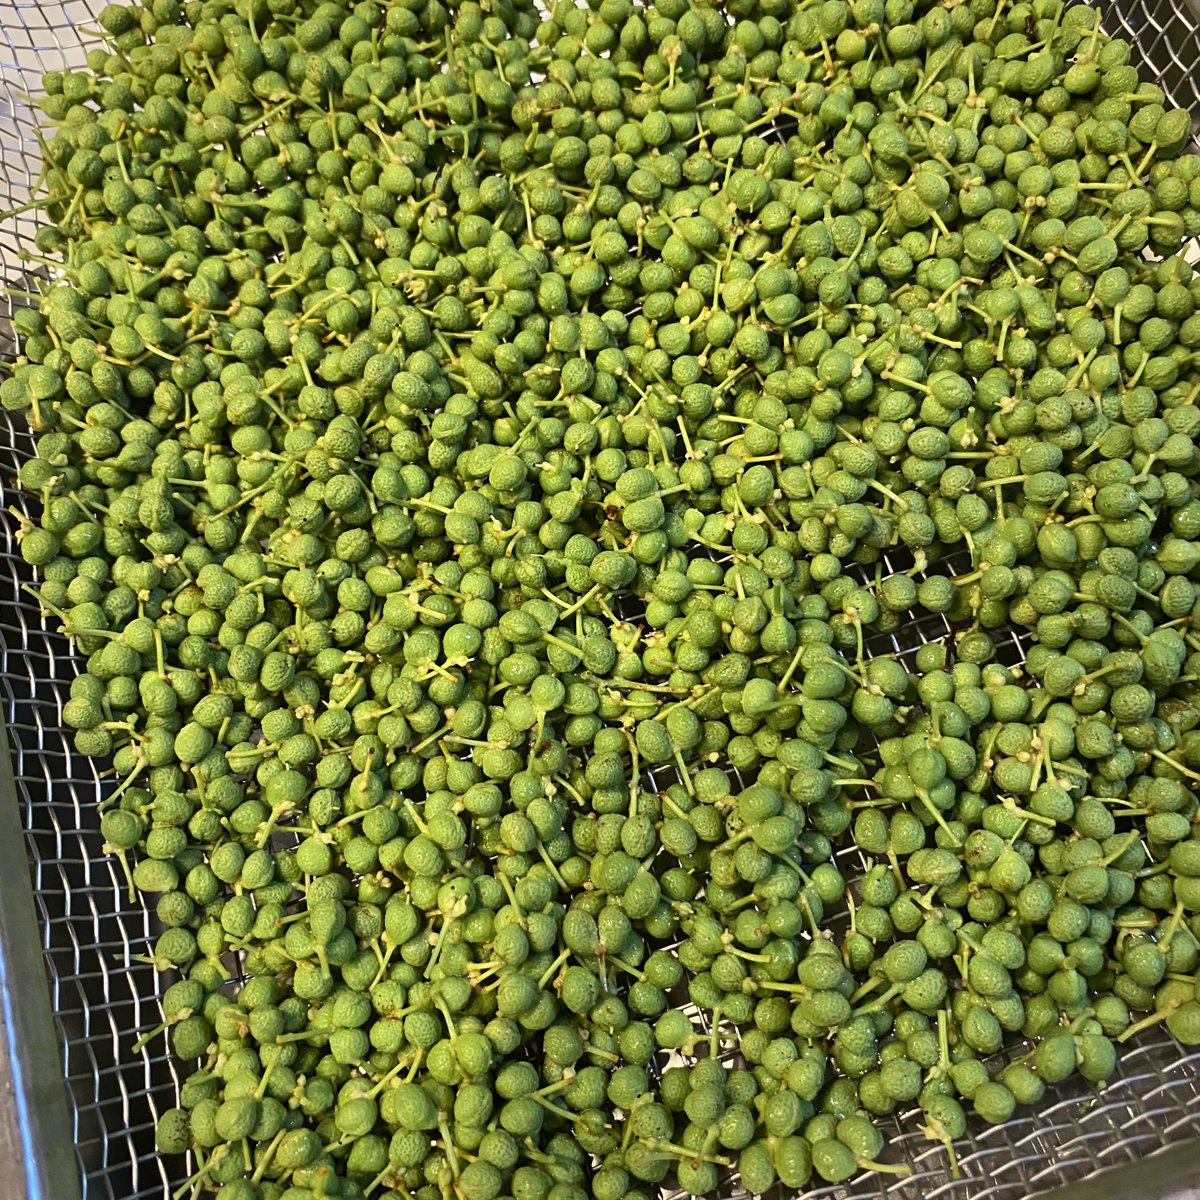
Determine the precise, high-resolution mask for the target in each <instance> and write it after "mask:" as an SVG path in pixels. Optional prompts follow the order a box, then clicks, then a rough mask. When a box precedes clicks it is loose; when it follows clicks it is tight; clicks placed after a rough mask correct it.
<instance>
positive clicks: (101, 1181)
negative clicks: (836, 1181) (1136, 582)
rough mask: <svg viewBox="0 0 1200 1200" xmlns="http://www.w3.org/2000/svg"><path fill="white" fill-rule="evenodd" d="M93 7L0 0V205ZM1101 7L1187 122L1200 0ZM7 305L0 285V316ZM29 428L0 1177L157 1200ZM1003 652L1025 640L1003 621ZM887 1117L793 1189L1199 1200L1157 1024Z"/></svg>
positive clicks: (10, 253)
mask: <svg viewBox="0 0 1200 1200" xmlns="http://www.w3.org/2000/svg"><path fill="white" fill-rule="evenodd" d="M1193 3H1195V4H1197V7H1196V9H1194V10H1193V9H1192V8H1190V7H1189V5H1191V4H1193ZM101 6H102V4H101V0H68V2H66V3H57V2H41V3H36V2H35V3H22V2H21V0H0V210H7V209H10V208H12V207H14V206H16V205H18V204H20V203H22V202H23V201H24V200H26V199H28V198H29V192H30V188H31V187H32V186H33V184H34V182H35V180H36V177H37V173H38V169H39V165H40V157H39V151H38V143H37V138H36V135H35V130H36V128H37V125H38V114H37V112H36V110H35V109H34V108H33V107H32V106H31V104H30V102H29V100H28V96H29V95H30V94H32V93H35V92H36V91H37V89H38V86H39V81H40V78H41V73H42V72H43V71H45V70H48V69H61V68H64V67H68V66H78V65H79V64H80V63H81V62H82V60H83V56H84V52H85V44H84V36H85V35H83V34H82V33H81V29H83V28H86V27H87V26H88V25H89V24H91V23H92V19H93V17H94V14H95V13H96V12H98V11H99V8H100V7H101ZM1099 7H1100V9H1101V12H1102V14H1103V20H1104V23H1105V26H1106V27H1107V28H1108V29H1109V30H1110V31H1111V32H1112V33H1114V34H1118V35H1120V36H1122V37H1125V38H1126V39H1128V40H1129V41H1130V42H1131V43H1132V45H1133V46H1134V52H1135V53H1134V61H1135V63H1136V64H1137V65H1138V67H1139V68H1140V69H1141V71H1142V72H1143V75H1144V77H1145V78H1149V79H1154V80H1155V81H1157V82H1158V83H1159V84H1160V85H1161V86H1162V87H1163V88H1164V90H1165V91H1166V93H1167V95H1168V96H1169V97H1170V98H1171V99H1172V100H1173V101H1174V102H1175V103H1176V104H1178V105H1180V106H1184V107H1187V108H1189V109H1191V111H1192V112H1193V113H1194V114H1196V115H1197V118H1198V119H1200V34H1198V27H1200V0H1116V3H1111V2H1110V0H1105V2H1104V3H1101V4H1100V5H1099ZM35 229H36V218H35V217H34V216H33V215H31V214H25V215H21V216H17V217H12V218H9V219H7V220H6V221H3V222H0V281H2V283H3V285H4V287H5V288H6V289H9V290H11V291H13V292H18V291H21V290H29V289H30V288H31V285H33V284H34V283H35V282H36V278H37V273H36V271H30V269H29V264H27V263H26V262H24V261H23V260H22V257H21V248H22V247H23V246H25V247H28V246H30V245H32V240H33V234H34V231H35ZM6 296H7V293H6ZM19 303H20V299H19V297H16V296H14V297H13V298H12V299H8V298H4V299H0V318H2V317H3V316H5V315H6V314H7V313H8V312H10V311H11V306H12V305H13V304H19ZM4 324H6V322H5V323H4ZM8 351H11V342H9V343H7V344H6V343H5V341H4V338H3V336H2V335H0V353H4V352H8ZM31 447H32V442H31V439H30V437H29V434H28V433H27V431H26V430H25V428H24V425H23V422H22V421H20V420H19V419H18V420H16V421H14V420H13V419H12V418H11V417H10V416H9V415H8V414H0V723H2V725H3V727H4V728H3V729H0V735H2V734H3V733H4V732H5V730H6V731H7V740H8V752H9V753H8V754H5V753H4V752H3V750H2V749H0V877H2V878H3V880H4V883H3V887H4V891H3V894H2V895H0V1171H2V1172H3V1181H2V1182H0V1196H3V1197H4V1200H72V1198H73V1197H74V1196H80V1195H82V1197H83V1200H149V1198H151V1197H154V1198H166V1197H169V1196H170V1195H171V1192H172V1190H173V1189H174V1187H177V1186H178V1185H179V1183H180V1179H179V1178H175V1177H173V1175H172V1172H174V1173H175V1174H177V1175H178V1174H182V1162H183V1160H182V1159H171V1160H167V1161H163V1160H160V1159H159V1158H158V1157H157V1155H156V1154H155V1151H154V1136H153V1130H154V1123H155V1121H156V1119H157V1115H158V1113H159V1112H160V1111H161V1110H162V1109H164V1108H167V1107H170V1106H172V1105H173V1104H174V1103H175V1096H176V1089H177V1086H178V1082H179V1080H178V1076H177V1073H176V1070H175V1068H174V1066H173V1065H172V1063H171V1062H170V1060H169V1059H168V1058H167V1057H166V1055H165V1054H164V1052H163V1043H162V1040H161V1039H159V1040H157V1041H155V1042H153V1043H152V1044H151V1045H150V1046H149V1047H147V1048H146V1049H145V1050H143V1051H141V1052H140V1053H134V1051H133V1049H132V1046H133V1043H134V1041H135V1039H136V1036H137V1035H136V1032H135V1031H136V1030H139V1029H143V1028H146V1027H147V1026H150V1025H152V1024H155V1023H156V1022H157V1021H158V1019H159V1009H158V1004H157V999H156V998H157V996H158V995H159V994H160V992H161V990H162V986H163V982H162V981H160V980H159V979H158V978H157V976H156V973H155V971H154V970H153V968H151V967H150V966H147V965H145V964H142V963H137V962H133V961H131V959H132V957H133V956H135V955H138V954H141V953H143V952H145V951H147V950H148V948H149V945H150V941H151V938H152V936H153V925H152V921H153V919H152V915H151V914H150V913H149V912H148V911H146V910H145V909H144V908H143V907H141V906H140V905H131V904H130V903H129V900H128V896H127V894H126V893H125V890H124V883H123V880H122V878H121V877H120V874H119V872H118V870H117V868H116V866H115V863H114V862H113V861H112V860H110V859H109V858H107V857H106V856H105V855H104V854H103V852H102V850H101V844H102V838H101V836H100V833H99V819H98V814H97V811H96V802H97V800H98V798H99V797H100V796H101V795H102V794H103V792H104V790H105V788H106V786H109V785H107V784H106V782H105V781H104V780H103V779H102V778H101V777H100V775H99V774H98V771H97V767H96V764H94V763H92V762H91V761H89V760H87V759H84V758H81V757H80V756H79V755H77V754H75V753H74V751H73V750H72V748H71V743H70V740H69V738H68V737H67V736H66V735H65V734H64V732H63V727H62V722H61V705H62V703H63V701H64V700H65V699H66V698H67V689H68V686H69V683H70V680H71V678H72V677H73V675H74V674H75V669H76V668H75V663H74V661H73V659H72V657H71V654H70V650H69V647H68V645H67V643H66V641H65V640H64V639H63V638H61V637H59V636H58V635H57V634H54V633H51V632H50V631H49V630H48V629H47V628H46V625H45V623H44V622H43V620H42V618H41V616H40V614H39V611H38V607H37V605H36V603H35V602H34V601H32V600H31V598H30V597H29V596H28V595H27V594H26V593H24V592H23V591H22V585H23V584H24V583H27V582H29V581H30V572H29V569H28V568H27V567H26V566H25V565H24V563H23V562H22V560H21V559H20V557H19V556H18V555H16V554H15V553H14V552H13V549H12V547H13V545H14V540H13V535H14V533H15V531H16V529H17V527H18V525H19V518H18V517H17V516H16V515H15V514H16V513H19V512H22V511H25V508H26V500H25V497H24V496H22V495H21V494H20V492H19V491H18V490H17V489H16V488H15V486H14V485H13V479H14V476H15V474H16V470H17V466H18V464H19V463H20V461H21V460H22V457H23V456H24V455H26V454H28V453H29V451H30V449H31ZM944 632H945V628H944V626H942V625H940V624H936V623H935V624H934V625H933V626H931V627H927V628H916V629H910V630H909V631H908V637H907V640H906V642H905V643H904V644H903V645H902V644H900V643H899V642H897V643H896V645H895V649H896V650H897V651H904V650H908V649H912V648H913V647H915V646H916V645H917V644H919V643H920V642H921V641H923V640H929V639H932V638H936V637H938V636H940V635H941V634H942V633H944ZM1010 654H1011V655H1012V657H1013V658H1014V659H1019V658H1020V657H1021V654H1022V648H1021V646H1020V644H1019V642H1017V641H1016V639H1015V638H1014V639H1013V642H1012V645H1011V647H1010ZM9 758H11V777H9V776H8V771H7V767H8V763H7V762H6V761H4V760H6V759H9ZM26 873H27V874H28V878H29V880H30V882H31V884H32V903H30V899H31V897H30V895H29V894H27V893H26V892H25V891H24V889H23V883H24V878H23V876H25V875H26ZM39 959H40V962H39ZM43 967H44V977H45V979H46V980H48V983H49V1006H47V1004H46V997H45V994H44V991H43V974H42V970H41V969H40V968H43ZM62 1072H65V1076H66V1081H67V1089H66V1091H67V1096H66V1100H67V1103H66V1106H65V1111H64V1106H63V1104H62V1099H63V1097H62V1092H61V1088H60V1087H59V1078H60V1073H62ZM894 1125H895V1129H894V1141H893V1148H892V1151H891V1153H890V1154H889V1157H891V1158H895V1159H900V1160H904V1161H907V1162H908V1163H909V1164H910V1165H911V1167H912V1171H913V1173H912V1174H911V1175H910V1176H908V1177H906V1178H898V1179H897V1178H895V1177H890V1176H881V1175H864V1176H860V1177H859V1178H858V1179H856V1180H854V1181H852V1182H850V1183H848V1184H844V1185H838V1186H836V1187H818V1188H814V1189H811V1190H810V1191H808V1192H806V1193H805V1195H806V1196H809V1197H813V1198H814V1200H815V1198H817V1197H821V1198H830V1200H832V1198H833V1197H837V1198H838V1200H867V1198H868V1197H893V1198H896V1200H899V1198H904V1200H909V1198H910V1197H911V1198H913V1200H915V1198H917V1197H921V1198H925V1200H1022V1198H1024V1197H1026V1196H1030V1195H1032V1194H1035V1193H1042V1192H1046V1191H1051V1190H1054V1189H1060V1188H1065V1190H1064V1191H1063V1192H1062V1193H1061V1194H1062V1197H1063V1200H1066V1197H1067V1196H1068V1195H1070V1196H1072V1197H1079V1198H1080V1200H1082V1197H1084V1196H1085V1195H1086V1197H1087V1200H1109V1198H1110V1197H1111V1198H1113V1200H1116V1198H1117V1197H1139V1198H1145V1200H1157V1198H1162V1200H1167V1197H1171V1198H1173V1200H1184V1198H1185V1197H1191V1198H1196V1197H1200V1140H1197V1139H1200V1052H1192V1053H1190V1054H1185V1053H1183V1051H1182V1050H1181V1048H1180V1047H1179V1046H1178V1044H1177V1043H1175V1042H1174V1041H1173V1040H1172V1039H1171V1038H1170V1037H1169V1036H1167V1035H1166V1034H1165V1033H1164V1032H1160V1031H1156V1030H1150V1031H1147V1032H1146V1033H1145V1034H1144V1035H1143V1036H1142V1037H1141V1038H1140V1039H1138V1040H1137V1041H1135V1043H1134V1044H1133V1045H1132V1046H1127V1047H1126V1048H1125V1051H1124V1053H1123V1055H1122V1057H1121V1061H1120V1067H1119V1072H1118V1075H1117V1076H1116V1077H1115V1078H1114V1079H1113V1080H1112V1081H1111V1082H1110V1084H1109V1085H1108V1087H1107V1088H1106V1089H1104V1090H1103V1091H1102V1092H1098V1093H1097V1092H1093V1091H1089V1090H1088V1088H1087V1086H1086V1085H1084V1084H1082V1083H1081V1082H1079V1081H1076V1082H1075V1083H1074V1084H1068V1085H1066V1086H1064V1087H1061V1088H1059V1089H1057V1090H1056V1091H1054V1092H1051V1093H1050V1094H1048V1096H1047V1099H1046V1102H1045V1103H1044V1105H1043V1106H1042V1107H1041V1108H1040V1109H1039V1111H1037V1112H1034V1113H1028V1112H1023V1113H1022V1114H1021V1115H1019V1116H1018V1117H1016V1118H1014V1119H1013V1120H1011V1121H1010V1122H1008V1123H1007V1124H1006V1125H1003V1126H998V1127H993V1128H988V1129H985V1130H980V1129H977V1128H972V1130H971V1131H970V1132H969V1134H968V1137H967V1138H966V1139H964V1141H963V1143H962V1145H961V1146H960V1147H959V1160H960V1174H959V1177H958V1178H951V1176H950V1174H949V1171H948V1167H947V1160H946V1155H945V1152H944V1150H943V1149H942V1148H941V1147H940V1146H938V1145H935V1144H934V1143H932V1142H930V1141H928V1140H927V1139H926V1138H925V1137H924V1136H923V1135H922V1134H921V1133H920V1131H919V1130H918V1128H917V1122H916V1121H915V1120H914V1119H913V1118H912V1114H908V1115H901V1116H900V1117H898V1118H896V1119H895V1121H894ZM1148 1156H1154V1157H1153V1159H1152V1160H1151V1161H1150V1162H1147V1163H1143V1162H1142V1160H1143V1159H1145V1158H1147V1157H1148ZM1081 1180H1087V1181H1088V1182H1087V1183H1086V1185H1084V1187H1079V1186H1078V1181H1081ZM1072 1184H1074V1185H1075V1186H1070V1185H1072ZM1085 1189H1086V1190H1085ZM732 1194H734V1193H731V1195H732Z"/></svg>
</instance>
